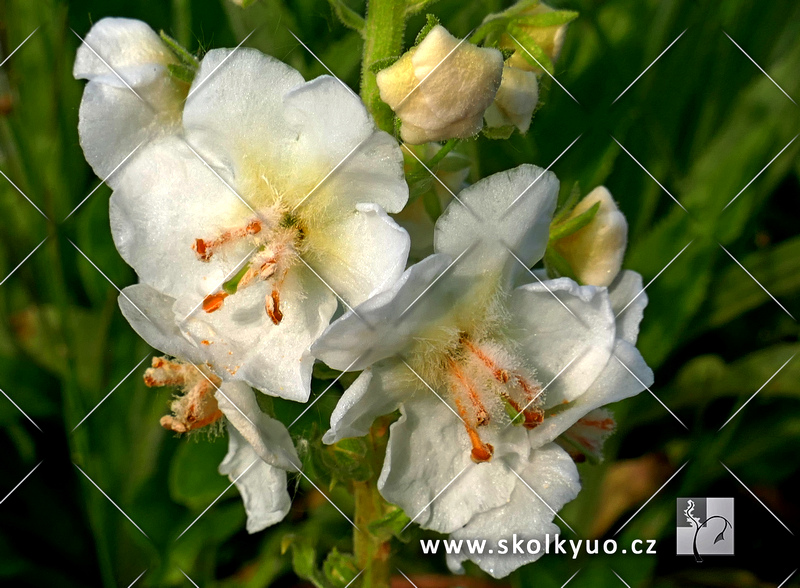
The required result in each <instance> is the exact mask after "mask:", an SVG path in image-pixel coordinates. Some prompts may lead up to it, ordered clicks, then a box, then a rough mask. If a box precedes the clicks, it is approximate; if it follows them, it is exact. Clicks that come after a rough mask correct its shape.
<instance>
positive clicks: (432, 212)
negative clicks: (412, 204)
mask: <svg viewBox="0 0 800 588" xmlns="http://www.w3.org/2000/svg"><path fill="white" fill-rule="evenodd" d="M422 205H423V206H424V207H425V212H427V213H428V216H429V217H430V218H431V220H432V221H433V222H436V220H437V219H438V218H439V217H440V216H441V214H442V203H441V202H440V201H439V196H438V195H437V194H436V190H428V191H427V192H425V193H424V194H423V195H422Z"/></svg>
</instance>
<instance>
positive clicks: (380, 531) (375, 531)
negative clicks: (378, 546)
mask: <svg viewBox="0 0 800 588" xmlns="http://www.w3.org/2000/svg"><path fill="white" fill-rule="evenodd" d="M410 522H411V519H410V518H409V517H408V515H407V514H406V513H405V512H403V509H401V508H398V507H396V506H393V507H391V510H389V512H387V513H386V514H385V515H383V516H382V517H381V518H379V519H376V520H374V521H372V522H371V523H370V524H369V526H368V527H367V528H368V530H369V532H370V534H372V535H374V536H375V537H376V538H378V540H380V541H388V540H389V539H391V538H392V537H394V538H396V539H399V540H400V541H402V542H403V543H407V542H408V541H409V540H410V537H408V536H406V535H403V530H404V529H405V528H406V527H407V526H408V524H409V523H410Z"/></svg>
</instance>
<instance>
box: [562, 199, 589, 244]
mask: <svg viewBox="0 0 800 588" xmlns="http://www.w3.org/2000/svg"><path fill="white" fill-rule="evenodd" d="M598 210H600V203H599V202H595V203H594V204H593V205H592V207H591V208H590V209H589V210H586V211H584V212H582V213H581V214H579V215H578V216H576V217H575V218H571V219H569V220H566V221H563V222H561V223H558V224H556V225H550V242H551V243H553V242H554V241H558V240H559V239H563V238H564V237H569V236H570V235H573V234H575V233H577V232H578V231H580V230H581V229H582V228H583V227H585V226H586V225H588V224H589V223H590V222H592V219H594V217H595V215H596V214H597V211H598Z"/></svg>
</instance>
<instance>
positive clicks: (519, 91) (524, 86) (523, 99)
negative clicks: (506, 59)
mask: <svg viewBox="0 0 800 588" xmlns="http://www.w3.org/2000/svg"><path fill="white" fill-rule="evenodd" d="M538 102H539V82H538V81H537V80H536V74H534V73H532V72H529V71H525V70H522V69H519V68H516V67H509V66H505V67H504V68H503V81H502V82H501V83H500V89H499V90H497V95H496V96H495V99H494V102H493V103H492V105H491V106H490V107H489V108H488V109H487V110H486V115H485V118H486V126H488V127H504V126H509V125H513V126H515V127H517V128H518V129H519V132H520V133H525V132H527V131H528V127H530V126H531V117H532V116H533V111H534V109H535V108H536V104H537V103H538Z"/></svg>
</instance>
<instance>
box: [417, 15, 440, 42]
mask: <svg viewBox="0 0 800 588" xmlns="http://www.w3.org/2000/svg"><path fill="white" fill-rule="evenodd" d="M438 24H439V19H438V18H436V16H435V15H433V14H426V15H425V26H424V27H422V29H421V30H420V32H419V34H417V38H416V39H415V40H414V47H416V46H417V45H419V44H420V43H422V41H423V40H424V39H425V37H427V36H428V33H430V32H431V31H432V30H433V27H435V26H436V25H438Z"/></svg>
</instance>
